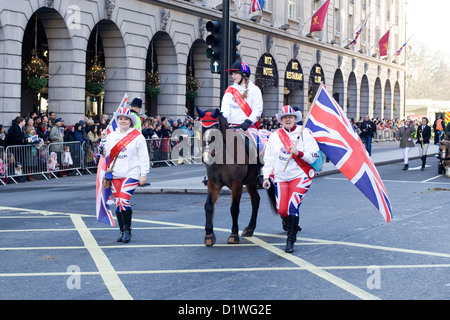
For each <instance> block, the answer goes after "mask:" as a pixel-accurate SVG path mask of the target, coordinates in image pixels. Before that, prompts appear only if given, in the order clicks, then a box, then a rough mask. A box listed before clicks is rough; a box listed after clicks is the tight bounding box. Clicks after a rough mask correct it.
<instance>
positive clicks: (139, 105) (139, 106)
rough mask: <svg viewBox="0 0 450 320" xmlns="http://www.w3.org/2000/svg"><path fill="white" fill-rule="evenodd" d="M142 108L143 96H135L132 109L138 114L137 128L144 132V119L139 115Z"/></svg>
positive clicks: (131, 105) (131, 104)
mask: <svg viewBox="0 0 450 320" xmlns="http://www.w3.org/2000/svg"><path fill="white" fill-rule="evenodd" d="M141 109H142V99H141V98H139V97H138V98H134V99H133V101H131V103H130V111H131V112H132V113H134V115H135V116H136V129H138V130H139V132H142V119H141V117H140V116H139V113H140V112H141Z"/></svg>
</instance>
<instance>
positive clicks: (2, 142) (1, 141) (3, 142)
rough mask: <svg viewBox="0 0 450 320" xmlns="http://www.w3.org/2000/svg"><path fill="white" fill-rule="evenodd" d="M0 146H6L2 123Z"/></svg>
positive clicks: (0, 127) (0, 125)
mask: <svg viewBox="0 0 450 320" xmlns="http://www.w3.org/2000/svg"><path fill="white" fill-rule="evenodd" d="M0 147H3V148H6V132H5V128H3V125H2V124H0Z"/></svg>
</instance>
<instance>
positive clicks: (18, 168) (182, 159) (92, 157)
mask: <svg viewBox="0 0 450 320" xmlns="http://www.w3.org/2000/svg"><path fill="white" fill-rule="evenodd" d="M146 142H147V150H148V153H149V158H150V167H153V166H160V165H167V166H176V165H179V164H182V163H184V164H193V163H201V153H200V147H199V145H200V144H199V140H198V139H196V138H194V137H189V136H179V137H174V138H164V139H159V138H158V139H146ZM97 149H98V143H92V142H83V143H81V142H78V141H74V142H62V143H50V144H48V145H42V146H41V147H38V145H36V144H27V145H14V146H8V147H6V148H4V147H0V182H1V183H2V184H3V185H5V184H6V183H7V180H8V179H10V180H11V181H13V182H14V183H16V184H17V183H18V182H23V181H25V180H26V179H27V177H30V176H36V175H41V176H42V177H44V178H45V179H47V180H48V179H50V178H56V179H58V178H59V177H63V176H67V175H75V174H76V175H82V174H83V173H87V174H93V172H95V170H96V169H97V158H96V156H97V151H98V150H97Z"/></svg>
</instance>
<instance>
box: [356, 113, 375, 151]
mask: <svg viewBox="0 0 450 320" xmlns="http://www.w3.org/2000/svg"><path fill="white" fill-rule="evenodd" d="M359 129H360V130H361V133H360V134H359V136H360V137H361V140H362V142H363V143H364V146H365V147H366V150H367V152H368V153H369V156H371V155H372V139H373V135H374V133H375V132H376V131H377V127H376V125H375V123H374V122H373V121H372V120H370V118H369V116H368V115H366V116H365V117H364V121H363V122H361V124H360V126H359Z"/></svg>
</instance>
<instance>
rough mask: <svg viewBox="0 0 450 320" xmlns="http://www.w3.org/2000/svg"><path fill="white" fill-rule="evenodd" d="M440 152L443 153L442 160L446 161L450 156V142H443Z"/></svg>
mask: <svg viewBox="0 0 450 320" xmlns="http://www.w3.org/2000/svg"><path fill="white" fill-rule="evenodd" d="M439 151H440V152H441V159H445V158H446V157H449V156H450V141H449V140H441V142H440V144H439Z"/></svg>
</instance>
